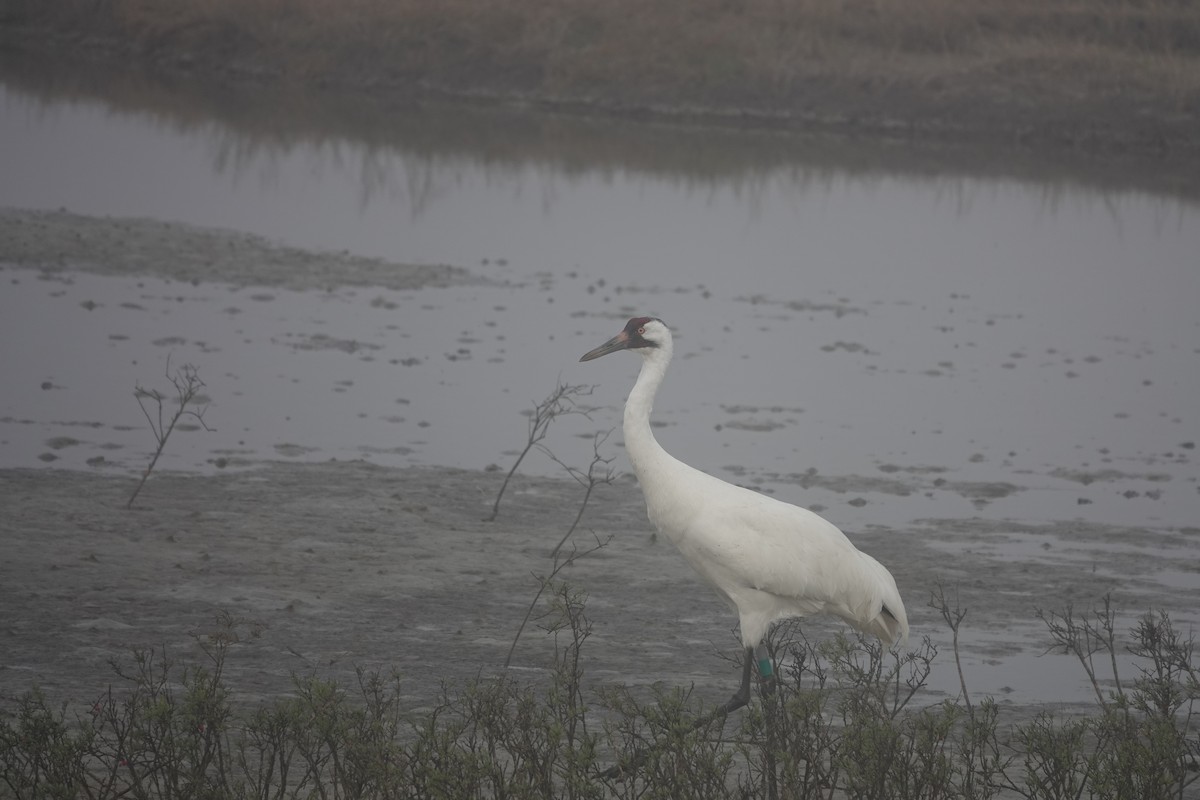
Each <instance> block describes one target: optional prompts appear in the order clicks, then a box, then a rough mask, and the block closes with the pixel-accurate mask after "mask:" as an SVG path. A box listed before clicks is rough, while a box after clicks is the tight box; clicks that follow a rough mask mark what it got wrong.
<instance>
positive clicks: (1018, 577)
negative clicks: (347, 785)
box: [0, 462, 1200, 710]
mask: <svg viewBox="0 0 1200 800" xmlns="http://www.w3.org/2000/svg"><path fill="white" fill-rule="evenodd" d="M501 479H502V474H501V473H499V472H479V471H466V470H454V469H438V468H408V469H388V468H382V467H377V466H372V465H370V464H366V463H362V462H357V463H355V462H330V463H325V464H307V465H306V464H279V463H276V464H265V465H262V466H260V467H259V468H257V469H254V470H250V471H246V472H240V473H236V474H225V475H216V476H199V475H162V476H155V477H153V478H152V479H151V481H150V482H149V483H148V484H147V486H146V488H145V489H144V490H143V493H142V495H141V496H140V497H139V499H138V501H137V503H136V504H135V506H134V507H133V508H132V509H126V508H125V500H126V499H127V497H128V494H129V492H130V491H131V489H132V486H133V481H132V480H131V479H129V478H116V477H104V476H100V475H94V474H87V473H82V472H73V471H59V470H32V469H17V470H4V471H2V472H0V495H2V496H3V497H4V498H5V506H6V508H5V513H4V515H3V517H2V520H0V537H2V539H3V541H4V543H5V558H4V560H3V563H2V565H0V603H2V604H3V607H4V608H5V609H6V613H5V622H4V626H3V631H2V633H0V636H2V638H3V650H4V653H5V655H4V658H3V665H2V667H0V694H2V695H3V696H6V697H11V696H13V695H16V694H19V693H20V692H22V691H24V690H26V689H28V688H30V687H31V686H32V685H34V684H37V685H40V686H41V687H42V688H43V689H44V690H45V691H46V692H47V693H48V695H50V696H51V697H55V698H62V699H70V700H73V701H76V702H86V701H88V700H89V699H91V698H92V697H93V696H94V695H96V694H98V693H100V692H101V691H103V689H104V688H105V687H106V686H107V685H108V684H109V683H110V682H111V681H112V679H113V678H112V675H111V672H110V670H109V666H108V663H109V661H110V660H111V659H118V660H123V661H126V662H127V661H128V659H129V654H130V649H131V648H165V650H166V652H167V653H168V655H170V656H172V657H174V658H177V659H179V660H181V661H184V662H187V661H192V660H194V659H202V656H201V655H200V652H199V649H198V647H197V645H196V643H195V641H194V639H193V636H194V634H197V633H203V632H205V631H210V630H213V629H214V620H215V618H216V616H217V614H218V613H220V612H226V613H229V614H232V615H234V616H235V617H241V618H244V619H247V620H252V621H254V622H256V623H260V624H262V625H263V626H265V627H264V630H263V632H262V635H261V636H260V637H258V638H257V639H251V640H248V641H246V642H244V643H243V644H240V645H238V646H236V647H235V648H234V649H233V651H232V654H231V656H230V661H229V666H228V668H227V673H228V675H229V680H230V684H231V685H232V686H233V687H234V688H235V690H236V691H237V692H238V694H239V696H240V697H241V699H242V700H244V701H247V702H253V701H256V700H259V699H262V698H268V697H272V696H275V695H278V694H281V693H285V692H287V691H288V690H289V688H290V677H291V675H292V674H303V675H307V674H315V675H321V676H327V677H336V678H340V679H343V680H349V679H351V678H352V677H353V670H354V668H355V667H356V666H364V667H368V668H375V669H382V670H385V671H387V670H390V669H393V668H394V669H396V670H398V671H399V672H400V673H401V675H402V676H403V688H404V692H405V695H406V701H407V702H408V703H409V704H410V705H411V707H412V708H413V709H419V708H421V707H424V706H426V705H428V704H429V703H431V702H432V701H433V700H434V699H435V698H436V696H437V693H438V692H439V691H440V689H441V686H442V684H443V681H445V682H447V683H448V685H458V686H463V685H465V683H466V682H467V681H469V680H470V679H472V678H473V677H475V676H477V675H485V676H486V675H489V674H495V673H496V672H499V671H500V670H501V669H502V665H503V662H504V659H505V656H506V654H507V653H508V649H509V646H510V645H511V643H512V640H513V637H514V634H515V633H516V630H517V627H518V626H519V624H520V621H521V618H522V616H523V615H524V612H525V609H526V608H527V607H528V604H529V602H530V601H531V599H532V598H533V595H534V592H535V591H536V587H537V583H536V581H535V579H534V578H533V577H532V576H533V574H534V573H538V574H546V573H547V572H548V571H549V569H550V567H551V561H550V559H549V557H548V553H549V551H550V549H551V548H552V547H553V546H554V544H555V543H556V542H557V541H558V540H559V538H560V537H561V536H562V534H563V533H564V532H565V531H566V530H567V528H568V527H569V525H570V523H571V520H572V519H573V518H574V514H575V511H576V509H577V508H578V504H579V502H580V500H581V499H582V490H581V488H580V487H579V486H578V485H577V484H575V483H574V482H571V481H568V480H554V479H528V478H518V479H517V480H516V481H515V483H514V484H512V485H511V486H510V488H509V491H508V493H507V494H506V495H505V498H504V500H503V502H502V504H501V513H500V515H499V517H498V518H497V519H496V520H495V521H492V522H485V521H483V520H484V517H486V516H487V515H488V512H489V510H490V508H491V503H492V501H493V499H494V497H495V493H496V491H497V490H498V488H499V485H500V482H501ZM851 533H852V536H853V538H854V540H855V541H856V543H857V544H858V546H859V547H860V548H862V549H864V550H866V551H868V552H870V553H872V554H873V555H875V556H876V557H877V558H879V559H880V560H881V561H882V562H883V563H884V564H886V565H888V566H889V568H890V569H891V570H892V572H893V573H894V574H895V575H896V578H897V581H898V583H899V585H900V588H901V591H902V593H903V595H904V599H905V602H906V604H907V605H908V610H909V616H910V620H911V622H912V630H913V637H914V643H915V642H917V641H919V640H920V639H921V637H925V636H929V637H931V638H932V639H933V640H934V641H935V642H938V643H940V644H941V645H942V647H943V648H944V650H943V653H942V655H941V656H939V658H938V661H937V662H936V663H937V665H938V669H937V670H935V673H934V676H933V678H932V680H931V686H930V691H929V692H927V693H926V695H925V697H924V699H925V700H927V701H929V702H936V701H937V700H939V699H941V698H943V697H945V696H947V695H949V696H953V694H954V693H955V692H956V687H957V677H956V676H955V675H954V674H953V673H952V669H953V666H952V660H951V659H950V654H949V648H948V646H947V645H948V631H947V630H945V629H944V626H943V625H942V624H941V622H940V620H938V619H937V618H936V615H935V612H933V611H932V610H931V609H929V608H927V607H926V606H925V602H926V600H927V597H928V591H929V589H930V587H932V586H933V585H934V582H935V581H936V580H937V579H941V580H943V581H944V582H945V583H946V585H947V587H949V588H952V589H953V590H954V591H956V592H957V593H958V596H959V600H960V602H961V603H962V604H963V606H964V607H966V608H967V609H968V611H969V614H968V617H967V621H966V623H965V624H964V631H963V655H964V659H965V667H966V672H967V680H968V687H969V688H970V689H971V690H972V691H973V692H975V693H976V694H977V696H978V695H983V694H993V695H995V696H996V697H997V698H998V699H999V700H1000V701H1001V702H1003V703H1005V704H1006V705H1008V706H1010V707H1011V708H1013V709H1014V710H1019V709H1023V708H1030V707H1034V706H1042V705H1044V704H1061V703H1070V702H1077V703H1086V702H1087V700H1088V695H1087V692H1088V689H1087V686H1086V684H1085V682H1084V677H1083V675H1082V673H1081V671H1080V670H1079V667H1078V665H1077V664H1074V663H1073V662H1072V660H1071V659H1070V658H1068V657H1067V656H1063V655H1055V654H1050V655H1043V651H1044V649H1045V645H1046V643H1047V641H1048V640H1047V637H1046V636H1045V634H1044V633H1043V632H1042V631H1041V630H1039V625H1040V623H1037V622H1036V620H1035V619H1034V608H1035V607H1044V608H1047V609H1054V608H1057V607H1060V606H1061V605H1063V604H1065V603H1072V602H1073V603H1075V604H1076V606H1077V607H1079V608H1086V607H1087V606H1089V605H1090V604H1091V603H1092V602H1093V601H1094V599H1096V598H1098V597H1099V596H1100V595H1101V594H1103V593H1106V592H1112V593H1113V597H1114V601H1115V603H1116V604H1117V606H1118V608H1119V609H1120V610H1121V611H1122V613H1123V614H1126V616H1125V617H1123V618H1122V619H1123V620H1124V621H1129V622H1131V621H1132V616H1133V615H1135V614H1137V613H1140V612H1141V611H1144V610H1146V609H1149V608H1151V607H1159V606H1161V607H1164V608H1167V609H1169V610H1170V611H1172V612H1173V613H1174V614H1175V615H1176V621H1177V622H1178V623H1180V624H1182V625H1187V624H1194V623H1195V621H1196V620H1195V616H1194V614H1195V612H1194V609H1195V608H1196V606H1197V601H1198V600H1200V591H1198V590H1197V588H1196V584H1197V575H1198V567H1197V564H1196V563H1195V561H1194V559H1191V557H1190V554H1192V553H1194V547H1195V536H1196V532H1195V531H1191V532H1180V533H1174V534H1171V533H1151V532H1147V531H1137V530H1130V529H1120V528H1115V527H1101V526H1094V525H1073V524H1070V523H1063V524H1059V525H1046V526H1037V525H1018V524H1013V523H1001V522H988V521H984V520H979V519H975V520H970V519H959V520H926V521H922V522H920V523H918V524H915V525H913V526H912V527H910V528H905V529H896V530H878V529H876V530H871V531H869V532H865V533H855V532H851ZM597 539H598V540H599V541H601V542H607V544H606V546H605V547H603V548H602V549H600V550H598V551H596V552H593V553H591V554H589V555H587V556H585V557H583V558H580V559H579V560H578V561H577V562H576V563H575V564H574V565H573V566H571V567H570V568H568V569H567V570H566V571H565V572H564V573H562V576H563V577H565V578H566V579H567V580H568V581H570V583H571V584H572V585H573V586H574V587H575V588H577V589H581V590H583V591H585V592H587V594H588V597H589V599H588V604H587V611H588V615H589V617H590V618H591V620H592V623H593V626H594V628H593V633H592V637H591V639H590V640H589V641H588V643H587V645H586V668H587V674H588V680H589V681H591V682H592V683H593V685H606V684H626V685H633V686H637V685H648V684H651V683H656V682H662V683H663V684H665V685H668V686H669V685H673V684H678V685H684V686H686V685H690V684H694V685H695V687H696V691H697V693H698V695H699V696H700V697H702V698H704V699H705V700H707V701H709V702H718V701H722V700H724V699H725V696H726V695H727V694H728V693H729V692H730V691H731V689H732V686H733V683H734V682H735V681H736V675H735V668H734V667H733V666H732V664H731V663H729V662H728V661H727V658H728V657H729V656H730V655H731V654H732V653H733V651H734V650H736V648H737V640H736V636H735V631H734V630H733V625H734V617H733V616H732V614H731V613H730V612H729V611H728V610H726V609H725V608H724V606H723V605H722V604H721V603H720V602H719V601H718V600H717V599H716V597H715V596H714V595H712V594H711V592H710V591H709V590H708V589H707V588H706V587H705V586H704V585H702V584H701V583H700V581H699V580H698V579H697V578H696V577H695V576H694V575H692V574H691V572H690V570H689V568H688V567H687V566H686V564H685V563H684V562H683V560H682V559H681V558H680V557H679V555H678V554H677V553H676V552H675V551H674V549H673V547H672V546H671V545H670V544H669V543H668V542H666V541H665V540H661V539H656V537H654V536H653V534H652V531H651V530H650V528H649V524H648V523H647V521H646V519H645V516H644V508H643V506H642V501H641V497H640V493H639V492H638V490H637V487H636V485H635V484H634V483H633V482H632V480H631V479H621V480H618V481H617V482H616V483H615V484H612V485H606V486H601V487H599V489H598V490H597V491H596V492H595V494H594V496H593V499H592V501H591V503H590V504H589V506H588V509H587V512H586V514H585V516H584V519H583V522H582V527H581V528H580V529H579V530H578V531H577V532H576V533H575V534H574V538H573V543H574V544H575V545H577V546H579V547H580V548H581V549H586V548H588V547H590V546H591V545H593V544H595V542H596V541H597ZM1014 544H1016V545H1019V547H1016V548H1014V547H1013V545H1014ZM836 627H837V625H836V623H833V622H831V621H828V620H813V621H811V622H810V623H809V624H808V625H807V626H806V630H807V632H808V634H809V635H810V636H813V637H821V636H828V635H830V634H831V633H832V632H833V631H834V630H835V629H836ZM553 652H554V644H553V641H552V640H551V639H550V638H548V637H547V636H546V635H545V633H543V632H542V631H540V630H537V629H535V628H534V627H533V626H530V628H528V629H527V630H526V632H525V634H524V635H523V636H522V638H521V640H520V642H519V645H518V647H517V649H516V652H515V654H514V660H513V668H514V669H516V670H518V671H528V672H530V673H531V678H535V677H536V674H537V673H540V672H541V671H542V670H545V669H546V668H548V667H549V666H550V664H551V663H552V659H553ZM193 663H194V661H193Z"/></svg>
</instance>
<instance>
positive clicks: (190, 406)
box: [125, 358, 212, 508]
mask: <svg viewBox="0 0 1200 800" xmlns="http://www.w3.org/2000/svg"><path fill="white" fill-rule="evenodd" d="M166 375H167V380H169V381H170V382H171V385H172V386H174V387H175V410H174V412H172V413H171V414H170V417H167V416H166V415H165V409H164V406H163V404H164V403H165V402H166V401H167V397H166V395H164V394H162V393H161V392H159V391H158V390H157V389H146V388H145V387H143V386H141V385H138V386H136V387H135V388H134V390H133V396H134V397H136V398H137V401H138V405H139V406H140V407H141V409H142V413H143V414H144V415H145V416H146V422H148V423H150V430H151V432H153V434H154V439H155V441H156V442H157V443H158V447H156V448H155V450H154V455H153V456H152V457H151V459H150V463H149V464H148V465H147V466H146V469H145V471H143V472H142V479H141V480H140V481H139V482H138V485H137V488H136V489H134V490H133V494H131V495H130V496H129V502H127V503H126V504H125V507H126V508H132V507H133V501H134V500H136V499H137V496H138V493H139V492H141V491H142V487H143V486H145V485H146V481H147V480H148V479H149V478H150V473H151V472H152V471H153V470H154V465H155V464H157V463H158V458H159V456H161V455H162V452H163V448H165V447H166V446H167V439H169V438H170V437H171V432H172V431H174V430H175V426H176V425H177V424H179V420H181V419H183V418H184V417H192V418H193V419H195V420H196V422H198V423H200V427H202V428H204V430H206V431H211V430H212V428H210V427H208V424H207V423H205V421H204V412H205V411H207V410H208V406H207V405H205V406H200V407H196V406H195V402H196V400H197V396H198V395H199V394H200V390H201V389H203V388H204V381H202V380H200V373H199V372H198V371H197V370H196V368H195V367H193V366H192V365H191V364H184V365H183V366H182V367H180V368H179V369H177V370H175V372H174V374H172V372H171V359H170V358H167V372H166ZM148 400H152V401H154V405H155V412H154V413H151V411H150V408H148V407H147V405H146V402H147V401H148Z"/></svg>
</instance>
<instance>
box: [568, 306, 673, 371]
mask: <svg viewBox="0 0 1200 800" xmlns="http://www.w3.org/2000/svg"><path fill="white" fill-rule="evenodd" d="M670 346H671V331H670V330H669V329H668V328H667V326H666V325H664V324H663V321H662V320H661V319H656V318H654V317H634V318H633V319H631V320H629V322H627V323H626V324H625V329H624V330H622V331H621V332H620V333H618V334H617V335H616V336H614V337H613V338H611V339H609V340H608V341H607V342H605V343H604V344H602V345H600V346H599V347H597V348H596V349H595V350H591V351H589V352H587V353H585V354H584V356H583V358H581V359H579V360H580V361H591V360H592V359H593V358H599V357H600V356H606V355H608V354H609V353H615V352H617V351H618V350H633V351H634V352H635V353H637V354H638V355H641V356H648V355H650V354H651V353H653V352H654V351H656V350H660V349H663V348H667V349H669V348H670Z"/></svg>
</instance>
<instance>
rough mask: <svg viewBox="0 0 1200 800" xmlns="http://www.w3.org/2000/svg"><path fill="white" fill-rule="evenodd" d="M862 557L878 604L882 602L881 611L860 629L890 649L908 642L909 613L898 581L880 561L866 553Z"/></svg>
mask: <svg viewBox="0 0 1200 800" xmlns="http://www.w3.org/2000/svg"><path fill="white" fill-rule="evenodd" d="M860 555H861V556H862V557H863V561H864V562H866V566H867V568H868V570H869V571H870V573H871V577H872V579H873V583H874V585H875V589H876V591H877V592H878V594H877V595H876V597H877V598H878V600H877V601H876V602H879V601H882V603H881V605H880V607H879V611H878V612H876V613H875V616H873V617H871V618H870V619H869V620H868V621H867V624H866V625H863V626H861V628H860V629H861V630H862V631H863V632H864V633H870V634H873V635H875V636H878V637H879V639H880V640H881V641H882V642H883V643H884V644H886V645H887V646H889V647H891V646H892V645H895V644H903V643H905V642H907V641H908V613H907V612H906V611H905V610H904V601H903V600H901V599H900V590H899V589H898V588H896V579H895V578H893V577H892V573H890V572H888V571H887V568H886V567H885V566H883V565H882V564H880V563H879V562H878V561H876V560H875V559H873V558H871V557H870V556H869V555H867V554H866V553H861V552H860Z"/></svg>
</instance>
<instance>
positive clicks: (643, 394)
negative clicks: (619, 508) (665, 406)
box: [624, 339, 679, 491]
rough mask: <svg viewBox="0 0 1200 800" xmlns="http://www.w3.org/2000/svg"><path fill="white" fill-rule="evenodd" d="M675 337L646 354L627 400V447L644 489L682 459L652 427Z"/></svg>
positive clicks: (649, 488)
mask: <svg viewBox="0 0 1200 800" xmlns="http://www.w3.org/2000/svg"><path fill="white" fill-rule="evenodd" d="M671 350H672V348H671V341H670V340H669V339H668V340H667V341H666V342H664V343H663V345H661V346H659V347H656V348H654V349H653V350H650V351H649V352H647V353H646V354H645V355H644V356H643V359H644V360H643V361H642V370H641V372H639V373H638V378H637V382H636V383H634V385H633V390H632V391H630V393H629V399H627V400H626V401H625V420H624V431H625V451H626V453H628V454H629V460H630V461H631V462H632V463H633V469H634V471H635V472H636V473H637V476H638V481H639V482H640V483H641V484H642V487H643V490H651V491H652V490H653V484H654V482H655V481H654V478H655V477H656V476H658V475H661V474H662V472H663V471H665V470H669V469H670V468H671V466H672V465H673V464H676V463H679V462H676V461H675V459H674V458H672V457H671V456H670V455H669V454H668V453H667V451H665V450H663V448H662V446H661V445H660V444H659V443H658V440H657V439H655V438H654V432H653V431H652V430H651V428H650V411H651V410H652V409H653V407H654V396H655V395H656V394H657V393H658V387H659V385H660V384H661V383H662V380H663V376H664V375H665V374H666V372H667V365H668V364H670V363H671Z"/></svg>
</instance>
